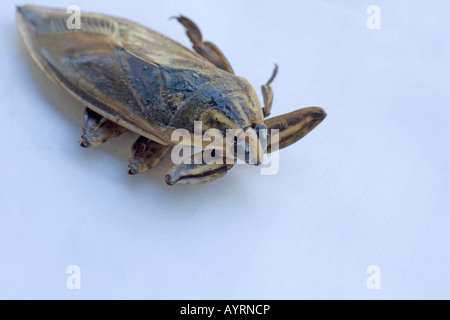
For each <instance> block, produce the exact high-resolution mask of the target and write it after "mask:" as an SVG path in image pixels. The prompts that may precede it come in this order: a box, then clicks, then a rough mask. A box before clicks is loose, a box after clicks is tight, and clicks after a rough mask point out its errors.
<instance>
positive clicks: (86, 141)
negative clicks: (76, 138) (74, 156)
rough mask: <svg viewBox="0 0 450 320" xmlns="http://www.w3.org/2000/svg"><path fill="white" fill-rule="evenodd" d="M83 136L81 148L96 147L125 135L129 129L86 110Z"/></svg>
mask: <svg viewBox="0 0 450 320" xmlns="http://www.w3.org/2000/svg"><path fill="white" fill-rule="evenodd" d="M82 130H83V134H82V135H81V139H82V140H81V141H80V146H82V147H84V148H87V147H94V146H98V145H99V144H102V143H103V142H106V141H108V140H111V139H112V138H115V137H117V136H120V135H121V134H123V133H125V132H126V131H127V129H125V128H124V127H122V126H119V125H118V124H116V123H114V122H112V121H111V120H108V119H106V118H104V117H102V116H101V115H99V114H98V113H96V112H95V111H92V110H91V109H89V108H86V109H85V110H84V120H83V129H82Z"/></svg>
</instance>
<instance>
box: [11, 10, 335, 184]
mask: <svg viewBox="0 0 450 320" xmlns="http://www.w3.org/2000/svg"><path fill="white" fill-rule="evenodd" d="M68 16H69V14H67V13H66V11H64V10H57V9H49V8H43V7H34V6H24V7H18V8H17V20H18V28H19V31H20V34H21V35H22V38H23V40H24V42H25V45H26V47H27V48H28V50H29V52H30V54H31V56H32V58H33V60H34V61H35V62H36V63H37V65H38V66H39V68H40V69H41V70H42V71H44V73H45V74H46V75H47V76H48V77H50V78H51V79H52V80H53V81H54V82H55V83H57V84H58V85H59V86H61V87H62V88H64V89H65V90H66V91H68V92H69V93H70V94H72V95H73V96H74V97H75V98H77V99H78V100H79V101H80V102H82V103H83V104H84V105H86V106H87V107H86V110H85V115H84V123H83V135H82V141H81V146H83V147H90V146H96V145H99V144H101V143H103V142H105V141H107V140H110V139H112V138H114V137H117V136H119V135H121V134H122V133H124V132H126V131H127V130H131V131H133V132H135V133H137V134H139V135H140V137H139V139H138V140H137V141H136V142H135V143H134V145H133V147H132V150H131V155H130V160H129V173H130V174H136V173H140V172H143V171H146V170H148V169H150V168H151V167H153V166H154V165H156V164H157V163H158V162H159V161H160V160H161V159H162V158H163V157H164V155H166V154H167V152H168V151H169V150H170V149H171V148H172V147H173V146H174V144H175V142H173V141H172V140H171V135H172V133H173V132H174V131H175V130H177V129H186V130H188V131H189V132H191V133H193V123H194V121H202V124H203V131H206V130H208V129H211V128H214V129H218V130H219V131H221V132H223V133H224V134H225V131H226V130H227V129H243V131H246V132H252V133H254V134H255V135H256V136H258V135H260V133H261V132H265V133H264V134H267V132H271V131H272V130H273V129H277V130H279V133H278V137H279V148H280V149H281V148H284V147H287V146H288V145H290V144H292V143H294V142H296V141H297V140H299V139H301V138H302V137H303V136H305V135H306V134H307V133H308V132H310V131H311V130H312V129H314V128H315V127H316V126H317V125H318V124H319V123H320V122H321V121H322V120H323V119H324V118H325V117H326V113H325V112H324V110H323V109H321V108H318V107H310V108H304V109H300V110H297V111H294V112H291V113H288V114H284V115H281V116H277V117H273V118H268V119H265V118H266V117H268V116H269V115H270V111H271V107H272V102H273V93H272V89H271V86H270V84H271V82H272V81H273V79H274V78H275V75H276V73H277V70H278V69H277V68H275V70H274V72H273V75H272V77H271V78H270V79H269V81H268V82H267V83H266V84H265V85H263V86H262V92H263V98H264V107H261V106H260V104H259V101H258V98H257V96H256V93H255V90H254V89H253V87H252V86H251V85H250V84H249V83H248V82H247V80H245V79H244V78H241V77H238V76H236V75H235V74H234V72H233V69H232V68H231V66H230V63H229V62H228V60H227V59H226V58H225V56H224V55H223V53H222V52H221V51H220V50H219V49H218V48H217V47H216V46H215V45H214V44H212V43H211V42H206V41H203V39H202V35H201V33H200V30H199V29H198V27H197V26H196V25H195V24H194V23H193V22H192V21H191V20H189V19H188V18H186V17H183V16H180V17H177V20H178V21H179V22H180V23H181V24H182V25H183V26H184V27H185V28H186V30H187V35H188V37H189V39H190V40H191V42H192V43H193V48H194V50H195V52H194V51H191V50H189V49H187V48H185V47H184V46H182V45H180V44H178V43H176V42H175V41H173V40H171V39H168V38H166V37H165V36H163V35H161V34H160V33H157V32H155V31H152V30H150V29H148V28H145V27H143V26H141V25H139V24H136V23H133V22H131V21H128V20H125V19H120V18H115V17H110V16H106V15H100V14H93V13H82V14H81V28H80V29H69V28H68V27H67V23H66V22H67V18H68ZM258 141H259V142H258V143H256V144H252V145H253V146H247V149H246V151H245V152H246V153H248V154H252V155H253V156H251V157H249V158H255V159H256V164H260V163H261V162H262V155H263V152H260V151H261V150H263V151H264V152H266V153H268V152H271V151H272V146H271V144H270V141H269V142H268V145H264V146H263V145H262V144H261V143H260V140H258ZM201 152H202V151H201ZM255 155H256V156H255ZM195 156H196V155H194V156H193V157H195ZM197 156H198V155H197ZM233 164H234V162H232V163H231V164H230V163H229V161H224V163H223V164H208V163H205V162H202V161H200V163H197V164H196V163H190V164H184V163H182V164H179V165H174V166H173V167H172V168H171V169H170V171H169V172H168V174H167V176H166V182H167V183H168V184H197V183H203V182H208V181H212V180H214V179H217V178H219V177H221V176H223V175H224V174H225V173H226V172H227V171H228V170H230V169H231V168H232V167H233Z"/></svg>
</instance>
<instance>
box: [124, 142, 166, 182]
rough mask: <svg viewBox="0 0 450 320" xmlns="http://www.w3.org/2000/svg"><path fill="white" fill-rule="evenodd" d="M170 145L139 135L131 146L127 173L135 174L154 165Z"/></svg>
mask: <svg viewBox="0 0 450 320" xmlns="http://www.w3.org/2000/svg"><path fill="white" fill-rule="evenodd" d="M169 149H170V146H165V145H162V144H159V143H157V142H155V141H152V140H150V139H148V138H146V137H143V136H140V137H139V138H138V139H137V140H136V142H135V143H134V144H133V146H132V147H131V153H130V158H129V161H128V174H137V173H141V172H144V171H147V170H149V169H151V168H152V167H154V166H155V165H156V164H157V163H158V162H159V161H160V160H161V159H162V158H164V156H165V154H166V153H167V151H169Z"/></svg>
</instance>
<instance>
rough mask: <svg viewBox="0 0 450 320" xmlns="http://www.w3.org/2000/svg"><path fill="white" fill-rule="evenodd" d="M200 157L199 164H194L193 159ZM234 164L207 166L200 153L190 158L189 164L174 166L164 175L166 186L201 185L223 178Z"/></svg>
mask: <svg viewBox="0 0 450 320" xmlns="http://www.w3.org/2000/svg"><path fill="white" fill-rule="evenodd" d="M197 157H202V162H201V163H200V164H195V162H196V161H195V158H197ZM233 165H234V164H226V162H225V159H224V162H223V164H216V163H212V164H207V163H205V162H204V161H203V156H202V153H197V154H195V155H193V156H192V157H191V161H190V163H189V164H184V163H182V164H180V165H174V166H173V167H172V168H171V169H170V170H169V172H168V173H167V175H166V183H167V184H168V185H174V184H177V185H181V184H184V185H186V184H201V183H206V182H211V181H213V180H216V179H218V178H221V177H223V176H224V175H225V174H226V173H227V171H228V170H230V169H231V168H232V167H233Z"/></svg>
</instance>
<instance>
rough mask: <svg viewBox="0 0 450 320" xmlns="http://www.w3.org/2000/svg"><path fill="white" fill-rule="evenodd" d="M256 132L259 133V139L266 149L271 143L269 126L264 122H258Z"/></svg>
mask: <svg viewBox="0 0 450 320" xmlns="http://www.w3.org/2000/svg"><path fill="white" fill-rule="evenodd" d="M255 132H256V134H257V135H258V139H259V141H260V142H261V145H262V147H263V149H264V150H266V149H267V146H268V145H269V132H268V130H267V127H266V126H265V125H264V124H258V125H257V126H255Z"/></svg>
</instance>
